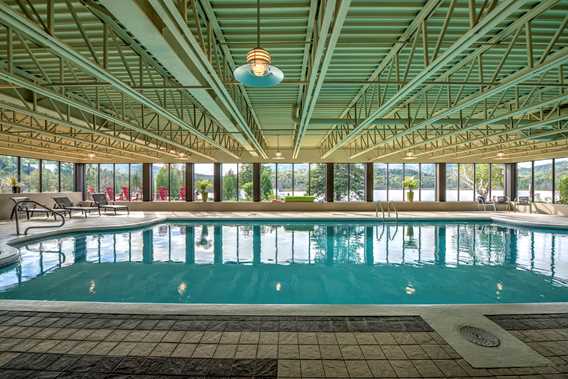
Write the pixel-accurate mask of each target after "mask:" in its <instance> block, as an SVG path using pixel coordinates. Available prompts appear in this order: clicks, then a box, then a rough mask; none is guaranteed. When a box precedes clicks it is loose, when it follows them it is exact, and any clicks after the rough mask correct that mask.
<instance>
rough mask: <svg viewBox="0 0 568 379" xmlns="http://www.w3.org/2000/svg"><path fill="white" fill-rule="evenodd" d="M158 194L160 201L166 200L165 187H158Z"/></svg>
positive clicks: (166, 191) (166, 190)
mask: <svg viewBox="0 0 568 379" xmlns="http://www.w3.org/2000/svg"><path fill="white" fill-rule="evenodd" d="M158 196H159V199H160V200H162V201H164V200H168V189H167V188H166V187H160V188H158Z"/></svg>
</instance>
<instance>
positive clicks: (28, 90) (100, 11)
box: [0, 0, 266, 162]
mask: <svg viewBox="0 0 568 379" xmlns="http://www.w3.org/2000/svg"><path fill="white" fill-rule="evenodd" d="M172 4H173V2H172ZM175 11H176V12H177V13H176V14H177V15H178V16H179V15H181V17H182V18H181V19H180V20H178V21H179V22H180V24H181V25H183V27H184V28H186V29H187V30H191V33H195V35H196V36H198V38H196V40H197V41H198V43H199V45H198V49H199V51H198V53H199V54H201V55H202V56H203V57H204V59H205V61H206V62H205V64H207V65H208V67H210V68H211V70H212V72H211V75H212V76H218V77H220V78H226V77H227V76H228V75H230V72H231V70H232V66H231V62H230V61H229V60H227V58H226V57H225V56H224V52H223V48H222V46H221V45H220V44H219V43H218V42H219V38H222V36H218V35H217V34H216V31H215V30H214V28H213V27H212V24H211V23H208V20H207V19H206V15H205V14H204V10H203V9H202V8H199V9H198V8H197V7H196V3H194V2H188V1H183V2H179V3H176V4H175ZM190 28H191V29H190ZM217 32H218V31H217ZM0 51H2V54H1V62H0V67H1V69H0V148H2V149H3V150H5V151H7V152H12V153H15V154H23V153H27V154H29V153H32V154H39V155H43V156H50V157H54V158H58V159H70V160H73V161H81V160H85V159H87V154H88V153H94V154H96V156H97V159H98V160H102V161H104V160H108V161H132V162H141V161H143V162H151V161H172V162H175V161H176V160H180V159H181V160H183V159H188V157H189V156H193V157H194V158H195V159H201V160H213V161H214V160H218V159H227V158H228V159H240V158H241V157H242V156H243V154H244V155H247V154H246V151H247V150H248V151H249V152H251V153H252V154H255V155H257V156H260V157H266V151H265V149H266V142H265V140H264V137H263V135H262V132H261V130H260V127H259V124H258V121H257V119H256V115H255V114H254V112H253V111H252V108H251V107H250V104H249V103H248V99H247V97H246V92H245V91H244V89H242V88H239V87H236V86H233V87H232V88H229V90H226V89H225V88H223V90H224V91H225V96H226V98H225V99H224V101H225V103H228V104H229V105H228V106H227V107H231V108H230V110H231V112H229V113H230V116H229V118H230V119H231V120H237V121H236V122H235V124H238V125H237V127H233V128H227V125H222V123H221V122H220V121H219V120H218V119H216V118H214V117H212V115H211V114H210V113H209V112H208V110H207V109H205V107H204V106H203V105H202V104H200V102H199V101H197V100H196V98H195V97H194V96H193V95H192V93H191V89H192V88H193V87H192V86H187V85H185V86H184V85H182V84H180V82H179V81H178V80H176V78H175V77H174V76H173V75H172V74H171V73H170V72H169V71H168V70H167V69H166V68H164V66H163V64H162V63H161V62H159V61H158V60H157V59H155V57H153V56H152V54H150V53H149V52H148V51H147V49H146V48H145V47H144V46H143V45H142V44H141V43H140V42H139V41H137V40H136V38H135V37H134V36H133V35H132V34H131V33H129V32H128V31H127V30H126V28H124V26H123V25H121V24H120V23H119V22H118V21H117V20H116V19H115V18H114V17H113V16H112V15H111V14H110V12H109V11H108V10H107V9H106V8H105V7H103V6H102V5H100V4H99V3H98V2H95V1H89V0H85V1H74V0H41V1H40V0H6V1H0ZM195 87H199V88H201V87H202V86H195ZM224 105H225V104H224Z"/></svg>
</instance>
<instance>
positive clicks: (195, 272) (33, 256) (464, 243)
mask: <svg viewBox="0 0 568 379" xmlns="http://www.w3.org/2000/svg"><path fill="white" fill-rule="evenodd" d="M19 250H20V253H21V259H20V262H19V263H18V264H17V265H13V266H11V267H7V268H4V269H3V270H2V271H0V298H4V299H37V300H68V301H103V302H110V301H112V302H154V303H233V304H235V303H239V304H245V303H255V304H275V303H284V304H440V303H442V304H444V303H445V304H451V303H470V304H475V303H527V302H531V303H532V302H566V301H568V233H566V232H559V231H554V232H553V231H550V230H537V229H518V228H511V227H508V226H503V225H495V224H488V223H487V224H484V223H470V222H467V223H465V222H464V223H413V224H404V223H401V224H399V225H398V226H397V225H395V224H386V225H383V224H377V223H327V222H317V223H306V222H301V223H300V222H285V223H280V224H271V223H252V222H248V223H208V224H200V223H189V222H187V223H172V224H161V225H156V226H152V227H148V228H144V229H138V230H116V231H109V232H104V233H100V234H99V233H96V234H95V233H91V234H72V235H67V236H62V237H60V238H57V239H49V240H45V241H41V242H34V243H31V244H29V245H27V246H20V247H19Z"/></svg>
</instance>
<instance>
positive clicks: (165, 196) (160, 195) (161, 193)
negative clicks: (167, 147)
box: [152, 163, 170, 201]
mask: <svg viewBox="0 0 568 379" xmlns="http://www.w3.org/2000/svg"><path fill="white" fill-rule="evenodd" d="M169 177H170V174H169V165H168V164H167V163H153V164H152V193H153V198H154V201H168V200H169V197H170V184H169V181H170V180H169Z"/></svg>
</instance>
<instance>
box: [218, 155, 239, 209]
mask: <svg viewBox="0 0 568 379" xmlns="http://www.w3.org/2000/svg"><path fill="white" fill-rule="evenodd" d="M221 175H222V181H221V183H222V186H221V188H222V193H223V196H222V197H221V199H222V200H223V201H236V200H237V199H238V197H239V189H238V181H237V177H238V165H237V164H236V163H232V164H225V163H223V165H222V166H221Z"/></svg>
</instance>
